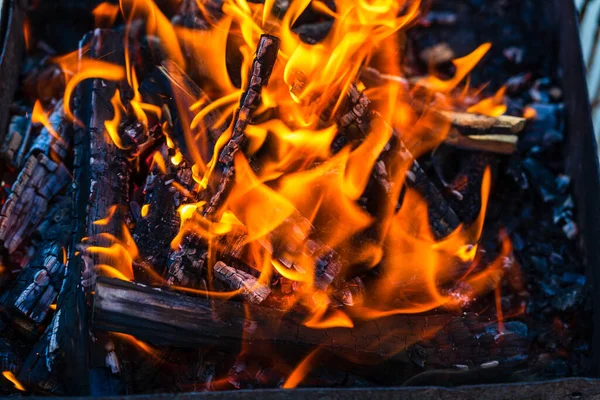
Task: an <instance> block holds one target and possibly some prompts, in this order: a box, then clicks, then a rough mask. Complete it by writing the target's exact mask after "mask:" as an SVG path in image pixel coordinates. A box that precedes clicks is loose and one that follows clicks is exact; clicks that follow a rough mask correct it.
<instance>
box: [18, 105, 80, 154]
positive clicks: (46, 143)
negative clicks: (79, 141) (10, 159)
mask: <svg viewBox="0 0 600 400" xmlns="http://www.w3.org/2000/svg"><path fill="white" fill-rule="evenodd" d="M48 122H49V123H50V125H51V127H52V128H53V130H54V133H52V132H50V131H49V130H48V129H47V128H46V127H42V129H41V131H40V133H39V135H38V136H37V137H36V138H35V139H34V140H33V143H32V145H31V147H30V148H29V149H28V150H27V156H26V158H29V157H30V156H31V155H32V154H37V153H43V154H45V155H47V156H48V157H50V158H52V159H53V160H56V159H60V160H64V159H66V157H67V155H68V153H69V151H70V148H71V139H72V124H71V121H69V120H68V119H67V118H66V117H65V111H64V107H63V101H62V99H61V100H59V101H58V102H57V103H56V104H55V105H54V109H53V110H52V112H51V113H50V116H49V117H48ZM55 134H57V135H58V137H56V136H55Z"/></svg>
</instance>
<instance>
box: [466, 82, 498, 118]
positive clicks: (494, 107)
mask: <svg viewBox="0 0 600 400" xmlns="http://www.w3.org/2000/svg"><path fill="white" fill-rule="evenodd" d="M504 93H506V86H502V87H501V88H500V89H499V90H498V91H497V92H496V94H495V95H494V96H492V97H490V98H487V99H483V100H481V101H480V102H479V103H477V104H475V105H474V106H471V107H469V108H468V109H467V111H468V112H472V113H477V114H483V115H489V116H490V117H499V116H501V115H502V114H504V113H505V112H506V104H504Z"/></svg>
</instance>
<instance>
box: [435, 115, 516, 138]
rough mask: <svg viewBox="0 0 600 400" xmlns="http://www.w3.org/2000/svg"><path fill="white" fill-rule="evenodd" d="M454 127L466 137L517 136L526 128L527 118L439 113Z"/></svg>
mask: <svg viewBox="0 0 600 400" xmlns="http://www.w3.org/2000/svg"><path fill="white" fill-rule="evenodd" d="M438 112H439V114H440V115H442V116H443V117H444V118H446V119H447V120H448V121H449V122H450V123H451V124H452V126H454V127H455V128H456V129H458V130H459V131H460V132H462V133H463V134H466V135H475V134H487V135H489V134H500V135H502V134H504V135H515V134H517V133H520V132H521V131H522V130H523V129H524V128H525V122H526V119H525V118H520V117H511V116H509V115H502V116H500V117H488V116H486V115H479V114H472V113H466V112H456V111H438Z"/></svg>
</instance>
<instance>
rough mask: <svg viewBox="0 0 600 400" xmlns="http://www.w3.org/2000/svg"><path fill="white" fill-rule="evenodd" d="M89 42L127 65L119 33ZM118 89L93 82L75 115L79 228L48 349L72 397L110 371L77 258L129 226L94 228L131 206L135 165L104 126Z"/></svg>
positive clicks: (119, 221)
mask: <svg viewBox="0 0 600 400" xmlns="http://www.w3.org/2000/svg"><path fill="white" fill-rule="evenodd" d="M86 42H89V43H90V51H89V54H87V55H88V56H90V57H92V58H101V59H102V60H104V61H107V62H113V63H117V64H119V63H123V60H124V56H123V50H122V34H120V33H119V32H114V31H106V30H100V29H98V30H96V31H94V32H93V33H91V34H89V35H87V36H86V37H85V38H84V39H83V41H82V46H83V44H84V43H86ZM119 49H121V50H119ZM116 88H117V83H116V82H112V81H104V80H101V79H93V80H88V81H85V82H83V83H81V84H80V85H79V86H78V90H77V94H76V96H77V97H76V101H75V103H76V104H77V107H76V109H75V115H76V117H77V119H78V120H79V121H81V122H82V124H83V126H77V127H76V129H75V132H74V135H75V138H74V153H75V154H74V162H73V163H74V178H75V183H76V186H75V190H74V192H75V193H74V203H75V205H74V217H73V218H74V226H75V229H74V232H73V235H72V237H71V243H69V252H68V261H67V265H66V273H65V281H64V284H63V286H62V289H61V292H60V294H59V296H58V301H57V309H58V310H57V313H56V315H55V318H54V321H53V324H54V327H53V330H52V332H51V333H50V338H49V343H50V345H49V349H48V354H49V357H50V358H51V359H52V360H53V361H52V362H51V365H52V367H53V369H55V370H56V371H57V373H58V376H59V379H60V381H61V382H62V383H63V384H64V386H65V392H66V393H67V394H78V395H85V394H89V393H90V368H104V367H105V366H104V365H105V360H104V356H105V353H106V351H105V350H104V348H103V343H102V342H101V341H97V342H95V343H89V342H88V338H89V332H88V327H87V315H88V310H87V306H86V300H85V298H86V296H87V295H89V288H87V289H86V288H84V287H83V286H82V270H83V268H84V261H83V259H82V257H81V256H80V255H79V253H77V255H76V251H77V250H76V249H77V246H78V245H79V244H80V242H81V240H82V238H84V237H90V238H91V237H94V236H97V235H99V234H100V233H103V232H107V233H110V234H113V235H115V234H116V233H117V232H119V231H120V229H121V226H122V225H123V224H124V222H125V220H124V218H123V216H122V215H121V213H115V215H114V216H113V218H111V219H110V220H109V221H108V222H107V223H106V224H105V225H96V224H94V221H97V220H100V219H103V218H105V217H106V216H107V215H108V214H109V209H110V208H111V207H112V206H117V207H118V206H121V207H126V206H127V204H128V203H129V198H128V195H129V183H130V179H129V175H130V166H129V163H128V160H127V157H126V154H124V153H123V152H122V151H120V150H119V148H118V147H117V146H116V145H115V144H114V143H113V142H112V140H110V138H109V136H108V134H107V132H106V129H105V126H104V123H105V121H107V120H110V119H112V118H113V109H112V107H111V101H110V100H111V98H112V97H113V95H114V93H115V90H116ZM95 244H98V245H101V246H110V244H111V243H109V241H108V240H107V239H104V240H98V241H97V242H96V243H95ZM92 263H94V264H101V263H103V259H102V257H100V256H99V255H93V256H92ZM88 346H91V348H90V351H88ZM94 346H95V347H94ZM90 354H91V355H92V356H93V358H90Z"/></svg>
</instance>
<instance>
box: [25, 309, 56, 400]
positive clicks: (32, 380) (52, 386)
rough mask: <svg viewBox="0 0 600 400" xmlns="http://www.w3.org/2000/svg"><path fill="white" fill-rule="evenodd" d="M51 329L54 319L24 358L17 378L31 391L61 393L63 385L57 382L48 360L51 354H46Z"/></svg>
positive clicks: (52, 328)
mask: <svg viewBox="0 0 600 400" xmlns="http://www.w3.org/2000/svg"><path fill="white" fill-rule="evenodd" d="M53 330H54V320H53V322H51V323H50V325H48V328H46V331H45V332H44V334H43V335H42V337H41V338H40V340H39V341H38V342H37V343H36V344H35V346H34V347H33V348H32V349H31V351H30V352H29V354H28V355H27V357H26V358H25V361H24V362H23V366H22V367H21V369H20V371H19V374H18V375H17V379H19V382H22V383H23V384H25V385H26V386H27V387H28V388H31V389H32V390H33V391H41V392H42V393H52V394H55V395H62V394H64V390H63V385H61V383H60V382H59V379H58V374H57V371H56V369H55V368H53V367H52V364H51V361H50V360H51V358H50V357H51V355H50V354H48V350H49V348H48V345H49V342H50V335H51V333H52V331H53Z"/></svg>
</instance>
